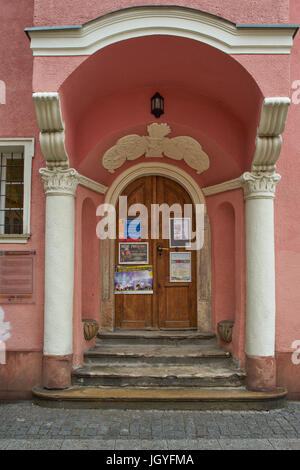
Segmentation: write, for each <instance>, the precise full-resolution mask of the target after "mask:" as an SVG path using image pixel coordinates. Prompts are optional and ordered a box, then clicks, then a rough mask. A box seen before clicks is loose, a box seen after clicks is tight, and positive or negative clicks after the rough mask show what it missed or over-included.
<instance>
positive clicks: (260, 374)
mask: <svg viewBox="0 0 300 470" xmlns="http://www.w3.org/2000/svg"><path fill="white" fill-rule="evenodd" d="M246 372H247V378H246V386H247V389H248V390H251V391H253V392H272V391H274V390H276V360H275V357H274V356H267V357H262V356H246Z"/></svg>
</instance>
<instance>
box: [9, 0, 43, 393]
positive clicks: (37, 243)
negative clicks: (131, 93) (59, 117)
mask: <svg viewBox="0 0 300 470" xmlns="http://www.w3.org/2000/svg"><path fill="white" fill-rule="evenodd" d="M0 3H1V5H0V11H1V31H2V39H1V66H0V80H3V81H4V82H5V84H6V104H0V123H1V125H0V137H12V138H14V137H34V138H35V139H36V140H37V139H38V128H37V125H36V119H35V112H34V106H33V101H32V96H31V94H32V73H33V58H32V54H31V51H30V49H29V42H28V40H27V38H26V36H25V35H24V28H25V27H26V26H31V25H32V24H33V3H34V2H33V1H31V0H20V1H18V2H11V1H8V0H1V2H0ZM43 166H45V164H44V159H43V156H42V155H41V152H40V149H39V145H38V142H37V141H36V143H35V155H34V158H33V161H32V175H33V177H32V192H31V233H32V236H31V237H30V239H29V241H28V243H27V244H25V245H22V244H18V245H13V244H5V243H1V244H0V250H31V249H33V250H36V255H35V267H34V269H35V281H36V285H35V302H34V303H32V304H25V305H21V304H19V305H16V304H11V305H8V304H4V305H2V307H3V309H4V311H5V321H9V322H10V324H11V338H10V339H9V340H8V341H7V343H6V346H7V365H0V397H2V396H4V395H5V394H7V393H8V392H9V393H10V396H11V397H13V396H14V397H16V398H18V397H21V396H27V395H26V394H28V393H30V390H31V388H32V387H33V386H34V385H35V384H37V383H39V382H40V380H41V358H42V354H41V351H42V349H43V302H44V298H43V296H44V294H43V292H44V214H45V210H44V203H45V200H44V199H45V198H44V191H43V187H42V182H41V180H40V177H39V175H38V170H39V168H41V167H43Z"/></svg>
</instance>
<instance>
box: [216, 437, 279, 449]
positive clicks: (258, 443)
mask: <svg viewBox="0 0 300 470" xmlns="http://www.w3.org/2000/svg"><path fill="white" fill-rule="evenodd" d="M219 442H220V445H221V447H222V449H223V450H273V446H272V444H271V443H270V442H269V441H268V439H220V440H219Z"/></svg>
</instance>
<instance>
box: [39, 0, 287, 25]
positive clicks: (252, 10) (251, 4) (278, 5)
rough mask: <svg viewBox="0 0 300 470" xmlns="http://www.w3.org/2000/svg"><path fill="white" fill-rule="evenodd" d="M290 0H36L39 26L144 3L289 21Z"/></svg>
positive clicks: (238, 19) (236, 18)
mask: <svg viewBox="0 0 300 470" xmlns="http://www.w3.org/2000/svg"><path fill="white" fill-rule="evenodd" d="M289 3H290V2H289V0H263V1H262V0H222V2H220V0H172V1H171V2H166V1H162V0H139V1H137V0H89V2H86V4H85V5H84V8H83V5H82V1H81V0H65V1H64V2H61V1H59V0H49V1H47V2H45V0H36V1H35V9H34V22H35V25H36V26H49V25H68V24H81V23H84V22H86V21H89V20H92V19H94V18H97V17H98V16H101V15H105V14H107V13H110V12H112V11H116V10H120V9H123V8H129V7H134V6H145V5H150V6H151V5H179V6H183V7H189V8H195V9H198V10H203V11H207V12H209V13H212V14H214V15H218V16H222V17H224V18H227V19H228V20H231V21H233V22H235V23H287V22H288V21H289Z"/></svg>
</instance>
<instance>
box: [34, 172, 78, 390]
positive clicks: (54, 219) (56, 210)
mask: <svg viewBox="0 0 300 470" xmlns="http://www.w3.org/2000/svg"><path fill="white" fill-rule="evenodd" d="M40 174H41V176H42V180H43V182H44V187H45V192H46V234H45V307H44V357H46V358H47V364H46V365H45V362H44V369H46V378H45V373H44V382H46V383H47V384H48V385H47V386H48V388H64V387H63V386H62V383H59V380H58V382H57V383H55V382H56V379H55V375H56V374H57V376H59V374H58V372H59V371H58V370H56V369H57V368H58V367H61V364H64V363H65V364H64V366H63V367H65V369H67V368H68V367H69V366H68V367H66V362H68V364H69V363H70V361H71V359H70V355H72V352H73V287H74V198H75V193H76V188H77V184H78V173H77V172H76V170H74V169H67V170H62V169H54V170H48V169H44V168H42V169H40ZM62 358H64V359H62ZM66 358H67V359H66ZM59 360H60V362H58V361H59ZM49 363H50V365H49ZM57 364H60V365H59V366H57ZM69 365H70V364H69ZM48 369H49V370H50V372H49V373H47V370H48ZM44 372H45V371H44ZM66 374H67V372H66ZM49 375H50V376H51V377H49ZM60 375H61V376H63V375H64V374H62V373H61V372H60ZM60 379H61V381H62V382H64V381H66V377H61V378H60ZM68 380H69V379H68ZM50 383H51V384H52V385H51V384H50ZM49 384H50V385H49ZM45 386H46V385H45Z"/></svg>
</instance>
